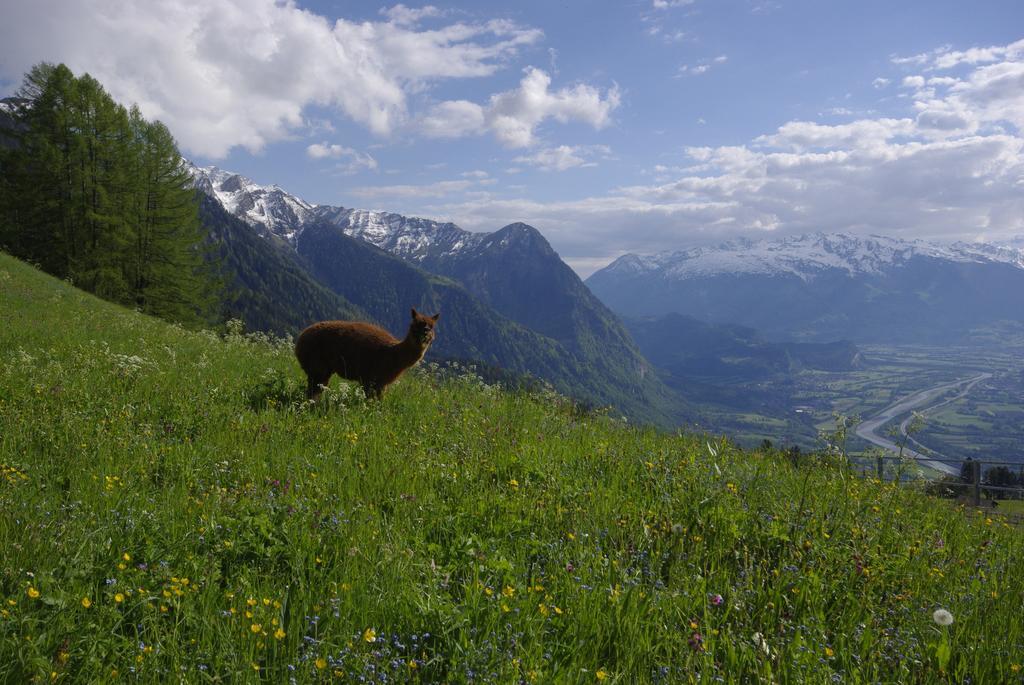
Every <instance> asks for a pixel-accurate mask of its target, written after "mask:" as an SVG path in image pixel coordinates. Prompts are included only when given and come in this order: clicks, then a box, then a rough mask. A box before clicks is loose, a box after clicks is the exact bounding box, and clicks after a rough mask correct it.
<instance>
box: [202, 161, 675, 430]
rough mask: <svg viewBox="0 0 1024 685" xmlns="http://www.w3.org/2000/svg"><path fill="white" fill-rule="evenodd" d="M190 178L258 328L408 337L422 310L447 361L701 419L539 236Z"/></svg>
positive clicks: (239, 306) (653, 417)
mask: <svg viewBox="0 0 1024 685" xmlns="http://www.w3.org/2000/svg"><path fill="white" fill-rule="evenodd" d="M190 169H191V172H192V175H193V178H194V179H195V185H196V187H197V188H198V189H199V190H201V191H202V192H203V194H204V195H205V198H204V200H203V202H202V207H203V220H204V223H207V224H210V225H212V226H215V227H219V228H218V230H217V231H215V232H214V235H213V240H214V244H215V246H216V249H217V251H218V253H219V254H220V255H221V256H222V258H224V259H226V260H227V262H228V263H227V264H226V265H225V267H224V270H225V273H227V274H231V273H234V272H236V271H237V272H239V276H237V277H235V278H227V280H228V281H230V283H229V286H230V288H232V289H233V290H231V292H232V293H233V295H232V297H231V298H230V303H231V306H232V307H233V308H234V309H233V310H232V312H233V314H234V315H236V316H239V317H240V318H242V319H243V320H244V321H245V322H246V324H247V325H249V326H252V327H256V328H261V329H264V330H266V329H268V328H269V329H271V330H276V331H277V332H279V333H291V332H294V331H295V330H297V329H299V328H301V327H302V326H303V325H305V324H306V323H311V322H312V321H314V320H317V319H326V318H360V319H365V320H370V321H373V322H375V323H377V324H379V325H381V326H384V327H385V328H387V329H388V330H391V331H392V332H393V333H395V334H398V335H402V334H404V330H405V327H406V326H407V325H408V312H409V307H410V306H414V307H417V308H420V309H422V310H423V311H427V312H435V311H441V312H442V319H441V322H442V323H441V328H440V329H439V330H440V333H439V336H438V339H437V342H435V344H434V345H433V346H432V347H431V350H430V355H429V356H430V357H432V358H434V359H446V360H462V361H467V362H481V363H483V364H484V365H485V366H487V367H500V368H501V369H503V370H504V371H505V372H508V373H511V374H513V375H516V374H519V375H525V376H530V377H535V378H539V379H543V380H545V381H548V382H550V383H551V384H552V385H553V386H554V387H555V388H556V389H558V390H559V391H561V392H564V393H566V394H568V395H570V396H573V397H575V398H577V399H579V400H582V401H584V402H585V403H587V404H592V405H600V406H604V405H613V406H615V407H616V408H617V409H619V410H620V411H622V412H624V413H625V414H627V415H628V416H630V417H632V418H635V419H641V420H645V421H654V422H657V423H660V424H663V425H677V424H678V423H679V422H680V421H682V420H684V419H686V418H688V411H689V406H688V403H687V402H686V401H685V400H684V399H683V398H682V397H680V396H679V395H678V394H676V393H674V392H672V391H671V390H669V389H668V388H667V387H666V386H665V385H664V384H663V383H662V382H661V381H660V379H659V378H658V376H657V375H656V374H655V373H653V372H652V369H651V368H650V365H649V363H648V362H647V361H646V360H645V359H644V357H643V356H642V355H641V354H640V352H639V350H638V349H637V347H636V345H635V344H634V343H633V341H632V339H631V338H630V336H629V333H628V332H627V331H626V329H625V328H624V326H623V325H622V323H621V322H620V321H619V319H618V318H617V317H616V316H615V315H614V314H612V312H611V311H610V310H608V308H607V307H606V306H605V305H604V304H602V303H601V302H600V301H599V300H598V299H597V298H596V297H595V296H594V295H593V294H592V293H591V292H590V291H589V290H588V289H587V287H586V286H585V285H584V284H583V283H582V281H581V280H580V279H579V277H578V276H577V275H576V274H575V272H573V271H572V269H570V268H569V267H568V266H567V265H566V264H565V263H564V262H562V260H561V259H560V258H559V256H558V254H557V253H556V252H555V251H554V250H553V249H552V248H551V246H550V244H549V243H548V242H547V240H546V239H545V238H544V237H543V236H542V235H541V234H540V232H539V231H537V230H536V229H535V228H533V227H531V226H528V225H526V224H522V223H514V224H510V225H508V226H505V227H504V228H502V229H500V230H498V231H495V232H493V233H471V232H469V231H464V230H462V229H461V228H459V227H457V226H455V225H454V224H451V223H441V222H435V221H430V220H427V219H419V218H411V217H405V216H402V215H399V214H392V213H386V212H370V211H365V210H356V209H349V208H343V207H335V206H327V205H314V204H311V203H308V202H306V201H305V200H302V199H301V198H298V197H296V196H294V195H291V194H290V193H287V192H286V191H284V190H282V189H281V188H279V187H277V186H264V185H260V184H257V183H254V182H253V181H251V180H249V179H247V178H245V177H242V176H240V175H238V174H232V173H230V172H226V171H223V170H221V169H217V168H216V167H203V168H200V167H196V166H190ZM246 229H248V230H246ZM254 241H255V242H254ZM275 288H280V292H279V293H278V295H277V296H275V294H274V292H273V291H274V289H275Z"/></svg>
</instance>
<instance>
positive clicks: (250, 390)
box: [0, 255, 1024, 683]
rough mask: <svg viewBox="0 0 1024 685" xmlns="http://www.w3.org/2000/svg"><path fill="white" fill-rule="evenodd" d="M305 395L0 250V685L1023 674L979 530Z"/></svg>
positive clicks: (403, 404) (481, 401)
mask: <svg viewBox="0 0 1024 685" xmlns="http://www.w3.org/2000/svg"><path fill="white" fill-rule="evenodd" d="M301 383H302V378H301V373H300V371H299V369H298V367H297V365H296V364H295V362H294V361H293V359H292V357H291V352H290V350H289V349H288V347H287V346H285V345H278V344H273V343H270V342H267V341H265V340H259V339H249V338H241V337H237V336H236V337H229V338H227V339H220V338H218V337H216V336H214V335H212V334H209V333H194V332H187V331H184V330H182V329H180V328H175V327H171V326H168V325H166V324H164V323H161V322H159V321H156V320H154V319H150V318H146V317H143V316H139V315H137V314H135V313H132V312H128V311H126V310H123V309H120V308H118V307H116V306H113V305H111V304H108V303H104V302H101V301H99V300H97V299H95V298H92V297H90V296H87V295H84V294H82V293H81V292H79V291H77V290H74V289H73V288H71V287H69V286H68V285H66V284H64V283H61V282H58V281H55V280H53V279H51V278H49V277H46V276H44V275H42V274H40V273H39V272H36V271H34V270H32V269H31V268H29V267H27V266H26V265H24V264H21V263H19V262H17V261H15V260H13V259H10V258H8V257H6V256H2V255H0V549H2V550H3V554H2V555H0V595H2V596H0V682H11V683H22V682H30V681H31V680H32V679H37V680H38V681H40V682H42V681H57V682H109V681H113V680H117V679H129V680H133V681H139V682H147V683H148V682H177V681H184V682H225V681H230V682H257V681H265V682H274V683H278V682H288V680H289V679H290V678H293V679H294V681H295V682H300V683H307V682H321V681H328V680H338V681H358V679H359V678H360V677H363V678H365V680H366V681H367V682H394V681H399V682H455V683H459V682H499V683H506V682H519V681H525V682H538V683H548V682H569V683H593V682H599V681H604V682H606V683H608V682H622V683H633V682H706V681H715V680H716V679H719V678H720V679H721V680H724V681H726V682H758V681H762V682H815V683H817V682H831V681H833V680H834V681H836V682H851V683H856V682H874V681H883V682H894V681H899V682H929V683H930V682H942V681H946V682H967V681H968V680H969V681H970V682H975V683H994V682H1000V683H1002V682H1014V681H1020V679H1021V671H1020V669H1021V665H1022V663H1024V627H1022V623H1021V621H1020V606H1021V603H1022V600H1024V598H1022V596H1021V593H1022V588H1024V563H1022V562H1024V542H1022V539H1021V536H1020V532H1019V530H1014V529H1010V528H1009V527H1008V526H1006V525H1005V524H1004V523H1002V522H1001V521H999V520H995V521H991V520H986V519H985V518H984V517H983V516H976V515H974V514H971V513H967V512H963V513H961V512H957V511H955V510H953V509H951V508H950V507H949V505H948V504H946V503H943V502H938V501H933V500H930V499H927V498H925V497H923V496H919V495H916V494H914V493H912V492H908V491H906V490H903V489H897V488H891V487H888V486H879V485H875V484H872V483H869V482H864V481H860V480H856V479H851V478H849V477H848V476H845V475H844V474H843V472H842V471H840V470H838V469H837V468H834V467H830V466H826V465H819V466H817V467H814V468H803V469H801V470H796V469H793V468H792V467H791V466H789V465H788V464H787V463H785V462H783V461H781V460H779V459H778V458H777V457H776V456H775V455H773V454H770V453H767V454H766V453H758V452H742V451H739V450H738V449H736V448H735V447H733V446H731V445H730V444H728V442H726V441H724V440H721V439H706V438H697V437H687V436H684V437H678V436H670V435H666V434H663V433H657V432H654V431H651V430H640V429H635V428H627V427H624V426H622V425H621V424H618V423H615V422H613V421H610V420H608V419H606V418H603V417H600V416H598V417H594V416H588V415H579V414H574V413H573V411H572V409H571V408H570V406H569V405H568V404H567V403H564V402H560V401H558V400H557V398H551V397H548V398H544V397H536V396H527V395H521V394H520V395H515V394H506V393H502V392H498V391H497V390H495V389H494V388H490V387H487V386H485V385H483V384H482V383H480V382H479V381H477V380H475V379H473V378H472V377H469V376H467V377H461V378H455V379H449V380H440V379H438V378H437V377H436V376H434V375H432V374H430V373H429V372H428V371H427V370H425V371H421V372H419V373H416V374H413V375H411V376H410V377H407V378H404V379H403V380H401V381H400V382H399V383H398V384H397V385H396V386H395V387H394V388H392V390H391V391H390V392H389V393H388V394H387V395H386V396H385V398H384V401H383V402H382V403H380V404H370V405H368V404H366V403H364V402H361V401H359V400H358V399H357V398H355V397H354V396H353V394H352V393H351V392H348V391H345V390H339V389H338V388H337V385H336V386H335V392H333V393H331V396H330V399H329V401H328V402H326V403H325V404H324V405H321V406H319V407H316V408H308V407H304V406H303V405H302V404H301V403H297V402H296V400H297V398H299V397H300V396H301V391H300V388H301ZM335 384H337V381H335ZM940 607H941V608H944V609H947V610H949V611H950V612H951V613H952V615H953V617H954V622H953V623H952V625H950V626H948V627H940V626H938V625H936V624H935V623H934V622H933V620H932V616H933V612H934V611H935V610H936V609H937V608H940Z"/></svg>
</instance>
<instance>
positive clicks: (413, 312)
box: [412, 307, 420, 319]
mask: <svg viewBox="0 0 1024 685" xmlns="http://www.w3.org/2000/svg"><path fill="white" fill-rule="evenodd" d="M419 315H420V314H419V312H417V311H416V307H413V308H412V318H414V319H415V318H416V317H417V316H419Z"/></svg>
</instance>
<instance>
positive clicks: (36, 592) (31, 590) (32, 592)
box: [27, 585, 39, 599]
mask: <svg viewBox="0 0 1024 685" xmlns="http://www.w3.org/2000/svg"><path fill="white" fill-rule="evenodd" d="M27 592H28V596H29V597H31V598H32V599H36V598H37V597H39V590H37V589H35V588H34V587H32V586H31V585H29V586H28V590H27Z"/></svg>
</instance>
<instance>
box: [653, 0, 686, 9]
mask: <svg viewBox="0 0 1024 685" xmlns="http://www.w3.org/2000/svg"><path fill="white" fill-rule="evenodd" d="M653 2H654V4H653V7H654V9H656V10H666V9H671V8H673V7H686V6H687V5H692V4H693V3H694V0H653Z"/></svg>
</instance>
